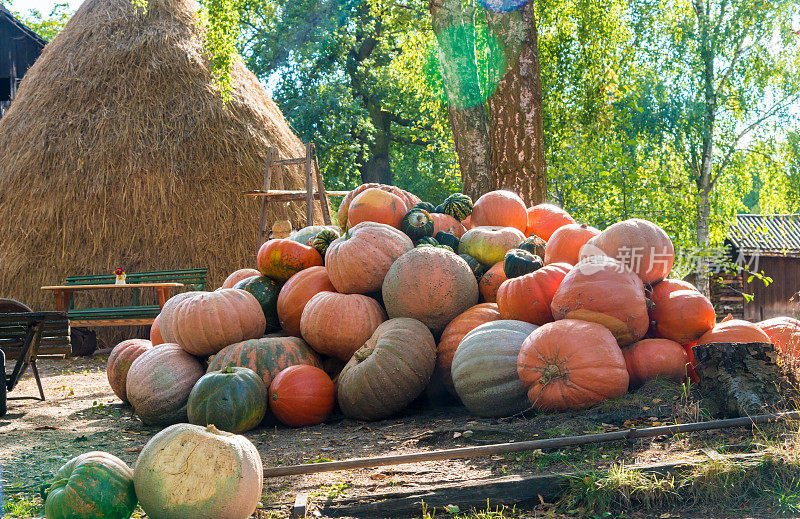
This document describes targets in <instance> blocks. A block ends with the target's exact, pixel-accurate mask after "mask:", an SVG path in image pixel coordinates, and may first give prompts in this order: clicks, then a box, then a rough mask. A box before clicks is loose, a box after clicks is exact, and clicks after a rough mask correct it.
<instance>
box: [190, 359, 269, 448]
mask: <svg viewBox="0 0 800 519" xmlns="http://www.w3.org/2000/svg"><path fill="white" fill-rule="evenodd" d="M266 412H267V386H265V385H264V381H263V380H261V377H259V376H258V375H257V374H256V372H255V371H253V370H252V369H250V368H241V367H234V366H228V367H226V368H225V369H223V370H221V371H211V372H209V373H206V374H205V375H203V376H202V377H200V380H198V381H197V383H196V384H195V385H194V387H193V388H192V392H191V393H190V394H189V402H188V404H187V405H186V414H187V415H188V417H189V423H193V424H195V425H209V424H214V425H215V426H216V427H217V428H218V429H222V430H223V431H228V432H232V433H236V434H238V433H241V432H244V431H249V430H250V429H252V428H254V427H256V426H257V425H258V424H260V423H261V420H262V419H263V418H264V414H265V413H266Z"/></svg>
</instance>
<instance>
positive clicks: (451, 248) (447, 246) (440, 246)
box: [435, 244, 456, 254]
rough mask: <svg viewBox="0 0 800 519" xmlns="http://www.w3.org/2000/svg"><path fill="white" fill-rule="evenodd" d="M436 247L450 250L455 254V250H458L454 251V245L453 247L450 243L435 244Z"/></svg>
mask: <svg viewBox="0 0 800 519" xmlns="http://www.w3.org/2000/svg"><path fill="white" fill-rule="evenodd" d="M435 247H436V248H437V249H444V250H448V251H450V252H452V253H453V254H455V252H456V251H454V250H453V247H451V246H449V245H442V244H439V245H435Z"/></svg>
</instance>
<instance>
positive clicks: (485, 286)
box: [478, 261, 508, 303]
mask: <svg viewBox="0 0 800 519" xmlns="http://www.w3.org/2000/svg"><path fill="white" fill-rule="evenodd" d="M507 279H508V278H507V277H506V273H505V261H501V262H499V263H495V264H494V265H492V268H490V269H489V270H487V271H486V272H485V273H484V274H483V276H481V280H480V281H478V291H479V292H480V294H481V299H482V300H483V301H484V302H485V303H496V302H497V291H498V290H500V286H501V285H502V284H503V283H505V282H506V280H507Z"/></svg>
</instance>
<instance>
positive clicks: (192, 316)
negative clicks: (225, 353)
mask: <svg viewBox="0 0 800 519" xmlns="http://www.w3.org/2000/svg"><path fill="white" fill-rule="evenodd" d="M160 327H161V334H162V335H163V336H164V340H165V341H167V342H170V343H177V344H179V345H180V347H181V348H183V349H184V350H186V352H187V353H191V354H192V355H196V356H198V357H203V356H207V355H213V354H215V353H217V352H218V351H219V350H221V349H222V348H224V347H225V346H227V345H229V344H233V343H235V342H239V341H244V340H247V339H256V338H258V337H261V336H262V335H264V330H265V329H266V327H267V320H266V317H265V316H264V311H263V310H262V309H261V304H259V302H258V300H257V299H256V298H255V296H254V295H253V294H251V293H250V292H246V291H244V290H239V289H238V288H222V289H219V290H216V291H214V292H184V293H182V294H178V295H176V296H174V297H172V298H171V299H170V300H168V301H167V303H166V304H165V305H164V308H162V309H161V322H160Z"/></svg>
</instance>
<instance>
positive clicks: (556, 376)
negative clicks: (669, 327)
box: [517, 319, 629, 411]
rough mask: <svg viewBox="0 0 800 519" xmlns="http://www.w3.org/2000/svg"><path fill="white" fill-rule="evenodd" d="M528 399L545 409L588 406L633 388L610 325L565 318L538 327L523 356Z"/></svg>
mask: <svg viewBox="0 0 800 519" xmlns="http://www.w3.org/2000/svg"><path fill="white" fill-rule="evenodd" d="M517 373H518V374H519V377H520V380H522V384H523V385H524V386H525V387H526V388H527V389H528V400H529V401H530V402H531V404H532V405H533V407H534V408H536V409H539V410H542V411H561V410H565V409H584V408H587V407H590V406H592V405H594V404H597V403H599V402H602V401H603V400H605V399H607V398H616V397H619V396H622V395H624V394H625V392H626V391H628V381H629V376H628V370H627V368H626V366H625V358H624V357H623V355H622V351H621V350H620V349H619V346H618V345H617V341H616V339H615V338H614V336H613V335H612V334H611V332H610V331H609V330H608V328H606V327H605V326H602V325H600V324H597V323H592V322H587V321H580V320H577V319H563V320H561V321H556V322H554V323H548V324H545V325H544V326H541V327H539V328H537V329H536V330H534V332H533V333H532V334H530V335H529V336H528V338H527V339H525V342H524V343H523V344H522V348H521V349H520V352H519V357H518V358H517Z"/></svg>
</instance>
